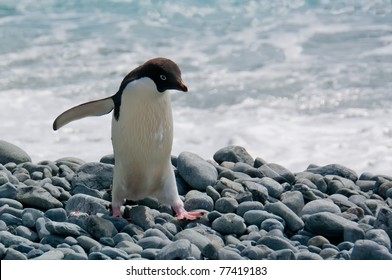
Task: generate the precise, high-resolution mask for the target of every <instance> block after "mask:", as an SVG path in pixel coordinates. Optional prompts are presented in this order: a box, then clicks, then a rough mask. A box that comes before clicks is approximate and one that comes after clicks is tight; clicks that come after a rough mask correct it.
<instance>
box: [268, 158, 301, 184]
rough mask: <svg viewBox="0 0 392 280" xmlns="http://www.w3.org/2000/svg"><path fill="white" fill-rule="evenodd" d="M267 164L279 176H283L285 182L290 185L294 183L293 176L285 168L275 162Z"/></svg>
mask: <svg viewBox="0 0 392 280" xmlns="http://www.w3.org/2000/svg"><path fill="white" fill-rule="evenodd" d="M267 166H268V167H269V168H271V169H272V170H273V171H275V172H276V173H277V174H278V175H279V176H280V177H281V178H283V179H284V181H285V182H287V183H289V184H290V185H292V184H293V183H294V181H295V176H294V174H293V173H292V172H291V171H290V170H288V169H287V168H285V167H283V166H281V165H279V164H276V163H268V164H267Z"/></svg>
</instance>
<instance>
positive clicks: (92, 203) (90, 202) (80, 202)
mask: <svg viewBox="0 0 392 280" xmlns="http://www.w3.org/2000/svg"><path fill="white" fill-rule="evenodd" d="M109 206H110V202H109V201H106V200H103V199H99V198H96V197H92V196H89V195H85V194H76V195H74V196H72V197H71V198H70V199H69V200H68V201H67V203H66V205H65V210H66V211H67V213H75V212H82V213H87V214H89V215H96V214H97V213H102V214H110V212H109Z"/></svg>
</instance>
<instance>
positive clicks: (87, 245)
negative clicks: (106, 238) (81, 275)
mask: <svg viewBox="0 0 392 280" xmlns="http://www.w3.org/2000/svg"><path fill="white" fill-rule="evenodd" d="M76 240H77V241H78V243H79V244H80V246H82V248H83V249H84V250H85V251H86V252H90V250H91V248H93V247H98V248H100V247H102V246H101V244H100V243H99V242H98V241H96V240H94V239H92V238H91V237H88V236H85V235H81V236H78V237H77V238H76Z"/></svg>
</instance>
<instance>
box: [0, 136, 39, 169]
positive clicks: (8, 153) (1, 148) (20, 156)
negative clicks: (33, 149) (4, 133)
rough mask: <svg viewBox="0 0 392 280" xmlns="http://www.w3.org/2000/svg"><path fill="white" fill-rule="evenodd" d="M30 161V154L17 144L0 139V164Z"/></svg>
mask: <svg viewBox="0 0 392 280" xmlns="http://www.w3.org/2000/svg"><path fill="white" fill-rule="evenodd" d="M28 161H29V162H31V158H30V156H29V155H28V154H27V153H26V152H25V151H24V150H22V149H21V148H19V147H18V146H16V145H14V144H11V143H9V142H6V141H4V140H0V164H7V163H9V162H14V163H16V164H19V163H23V162H28Z"/></svg>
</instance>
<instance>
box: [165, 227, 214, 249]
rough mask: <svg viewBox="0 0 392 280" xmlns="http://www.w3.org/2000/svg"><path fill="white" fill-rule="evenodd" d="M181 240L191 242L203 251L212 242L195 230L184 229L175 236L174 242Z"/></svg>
mask: <svg viewBox="0 0 392 280" xmlns="http://www.w3.org/2000/svg"><path fill="white" fill-rule="evenodd" d="M181 239H187V240H189V241H190V242H191V243H192V244H195V245H196V246H197V247H198V248H199V249H200V250H201V251H203V249H204V247H205V246H207V245H208V244H209V243H210V242H211V241H210V240H209V239H208V237H207V236H205V235H203V234H201V233H199V232H197V231H195V230H193V229H184V230H182V231H180V232H179V233H177V234H176V235H175V236H174V238H173V241H177V240H181Z"/></svg>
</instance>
